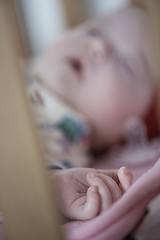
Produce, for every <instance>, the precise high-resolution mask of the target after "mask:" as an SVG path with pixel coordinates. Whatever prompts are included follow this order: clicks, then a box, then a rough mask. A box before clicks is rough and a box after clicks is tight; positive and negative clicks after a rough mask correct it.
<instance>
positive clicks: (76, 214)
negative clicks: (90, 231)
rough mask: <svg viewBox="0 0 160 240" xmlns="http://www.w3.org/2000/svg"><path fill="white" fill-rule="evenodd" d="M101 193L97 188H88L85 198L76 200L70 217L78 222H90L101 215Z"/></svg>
mask: <svg viewBox="0 0 160 240" xmlns="http://www.w3.org/2000/svg"><path fill="white" fill-rule="evenodd" d="M99 205H100V199H99V193H98V188H97V187H96V186H91V187H89V188H88V190H87V193H86V195H85V196H81V197H79V198H78V199H76V200H75V201H74V202H73V203H72V205H71V208H70V215H69V217H70V218H72V219H77V220H89V219H92V218H95V217H96V216H97V215H98V213H99Z"/></svg>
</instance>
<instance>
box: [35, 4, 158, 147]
mask: <svg viewBox="0 0 160 240" xmlns="http://www.w3.org/2000/svg"><path fill="white" fill-rule="evenodd" d="M145 17H146V16H145V15H144V13H142V12H141V10H138V9H136V8H134V7H130V8H128V9H125V10H123V11H121V12H119V13H116V14H115V15H113V16H110V17H108V18H103V19H100V20H97V21H94V22H90V23H87V24H85V25H83V26H81V27H79V28H77V29H74V30H72V31H70V32H68V33H67V34H66V35H65V36H64V37H63V38H61V39H60V40H59V41H57V42H56V43H54V44H53V45H52V46H51V47H50V48H49V49H47V51H46V52H45V53H44V55H43V56H42V57H41V59H40V61H39V66H38V75H39V76H40V78H41V79H42V80H43V81H44V82H45V83H46V84H47V85H48V86H49V88H50V89H51V90H52V91H53V92H55V93H57V94H59V95H60V96H61V97H62V98H64V99H65V100H66V101H67V102H68V103H70V104H71V105H72V106H74V107H75V108H76V109H78V110H79V111H81V112H82V113H83V114H84V115H85V116H86V117H87V118H88V121H89V123H90V125H91V127H92V128H93V136H94V137H93V146H95V147H97V148H98V147H101V146H103V145H106V144H110V143H113V142H115V141H116V140H118V139H119V137H120V136H121V134H122V131H123V128H124V125H125V123H126V121H127V120H128V119H129V118H131V117H134V116H135V115H136V116H143V115H144V114H145V113H146V111H147V110H148V108H149V104H150V103H151V99H152V97H153V82H152V70H151V65H152V64H151V61H150V54H149V51H148V47H149V45H148V42H147V34H148V32H147V31H146V29H145V28H144V26H143V20H144V18H145Z"/></svg>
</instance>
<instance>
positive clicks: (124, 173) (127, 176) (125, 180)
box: [118, 167, 133, 193]
mask: <svg viewBox="0 0 160 240" xmlns="http://www.w3.org/2000/svg"><path fill="white" fill-rule="evenodd" d="M118 177H119V181H120V184H119V187H120V188H121V191H122V193H125V192H126V191H127V190H128V189H129V188H130V186H131V185H132V179H133V175H132V173H131V172H130V171H129V170H128V168H127V167H121V168H120V169H119V170H118Z"/></svg>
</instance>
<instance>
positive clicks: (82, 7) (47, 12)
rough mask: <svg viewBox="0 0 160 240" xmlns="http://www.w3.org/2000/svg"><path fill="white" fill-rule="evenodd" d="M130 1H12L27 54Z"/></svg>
mask: <svg viewBox="0 0 160 240" xmlns="http://www.w3.org/2000/svg"><path fill="white" fill-rule="evenodd" d="M130 1H131V0H40V1H39V0H18V1H17V0H14V4H15V7H16V12H17V16H18V22H19V27H20V31H21V36H22V39H23V44H24V48H25V52H26V56H27V57H36V56H37V55H39V54H40V53H41V52H42V51H43V50H44V49H45V48H46V47H47V46H48V45H49V44H51V43H52V42H53V41H54V40H56V38H57V37H58V36H59V35H60V34H61V33H62V32H64V31H65V30H66V29H69V28H72V27H74V26H76V25H78V24H80V23H82V22H84V21H86V20H87V19H90V18H96V17H99V16H100V15H103V14H108V13H112V12H114V11H116V10H117V9H119V8H121V7H124V5H127V4H129V3H130Z"/></svg>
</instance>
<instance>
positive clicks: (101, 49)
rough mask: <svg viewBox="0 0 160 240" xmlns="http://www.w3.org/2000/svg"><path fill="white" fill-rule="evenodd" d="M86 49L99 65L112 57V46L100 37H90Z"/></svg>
mask: <svg viewBox="0 0 160 240" xmlns="http://www.w3.org/2000/svg"><path fill="white" fill-rule="evenodd" d="M85 49H86V51H87V52H88V53H89V55H90V57H91V58H92V60H93V61H94V62H96V63H97V64H101V63H104V62H106V61H107V60H108V59H109V58H110V55H111V46H110V44H109V43H108V41H105V39H103V38H100V37H89V38H88V39H87V40H86V42H85Z"/></svg>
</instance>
